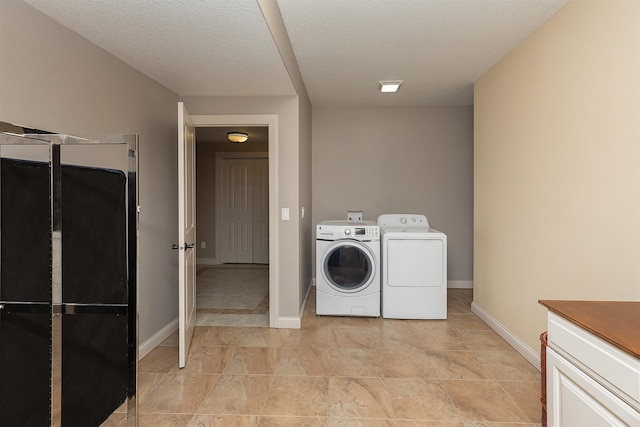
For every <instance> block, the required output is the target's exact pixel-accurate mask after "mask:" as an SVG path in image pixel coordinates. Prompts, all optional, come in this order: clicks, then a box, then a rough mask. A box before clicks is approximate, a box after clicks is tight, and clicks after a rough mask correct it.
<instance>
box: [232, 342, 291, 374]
mask: <svg viewBox="0 0 640 427" xmlns="http://www.w3.org/2000/svg"><path fill="white" fill-rule="evenodd" d="M278 353H279V349H278V348H274V347H236V348H234V349H233V355H232V356H231V357H230V360H229V361H228V363H227V366H226V368H225V369H224V374H225V375H238V374H265V375H272V374H274V373H275V372H276V367H277V366H278Z"/></svg>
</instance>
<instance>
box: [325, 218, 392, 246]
mask: <svg viewBox="0 0 640 427" xmlns="http://www.w3.org/2000/svg"><path fill="white" fill-rule="evenodd" d="M316 239H318V240H341V239H353V240H360V241H363V242H367V241H373V240H380V227H379V226H378V225H376V224H375V223H374V222H371V223H367V222H356V221H325V222H321V223H319V224H318V226H317V227H316Z"/></svg>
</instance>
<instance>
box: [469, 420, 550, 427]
mask: <svg viewBox="0 0 640 427" xmlns="http://www.w3.org/2000/svg"><path fill="white" fill-rule="evenodd" d="M541 426H542V425H541V424H535V423H509V422H507V423H504V422H491V421H471V422H465V423H462V427H541Z"/></svg>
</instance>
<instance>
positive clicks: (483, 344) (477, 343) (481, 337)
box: [458, 331, 513, 351]
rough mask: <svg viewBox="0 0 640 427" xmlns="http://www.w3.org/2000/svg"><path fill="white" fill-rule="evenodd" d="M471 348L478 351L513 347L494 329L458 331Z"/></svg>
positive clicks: (506, 349) (510, 348) (507, 349)
mask: <svg viewBox="0 0 640 427" xmlns="http://www.w3.org/2000/svg"><path fill="white" fill-rule="evenodd" d="M458 336H460V338H462V341H464V343H465V345H466V346H467V348H468V349H469V350H476V351H512V350H513V347H511V346H510V345H509V344H508V343H507V342H506V341H505V340H504V339H503V338H502V337H501V336H500V335H498V334H497V333H495V332H494V331H458Z"/></svg>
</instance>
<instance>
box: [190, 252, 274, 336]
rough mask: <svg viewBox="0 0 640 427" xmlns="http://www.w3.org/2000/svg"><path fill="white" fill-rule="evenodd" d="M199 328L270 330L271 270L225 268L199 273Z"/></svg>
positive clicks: (209, 268) (200, 269)
mask: <svg viewBox="0 0 640 427" xmlns="http://www.w3.org/2000/svg"><path fill="white" fill-rule="evenodd" d="M196 294H197V295H196V301H197V307H196V309H197V314H198V316H197V325H198V326H262V327H267V326H269V266H268V265H259V264H222V265H216V266H199V267H198V269H197V271H196Z"/></svg>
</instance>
